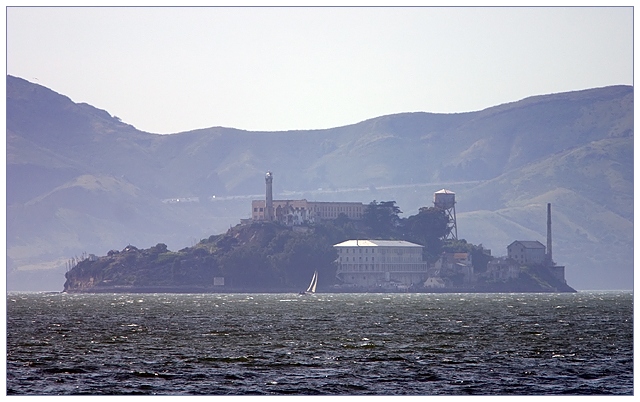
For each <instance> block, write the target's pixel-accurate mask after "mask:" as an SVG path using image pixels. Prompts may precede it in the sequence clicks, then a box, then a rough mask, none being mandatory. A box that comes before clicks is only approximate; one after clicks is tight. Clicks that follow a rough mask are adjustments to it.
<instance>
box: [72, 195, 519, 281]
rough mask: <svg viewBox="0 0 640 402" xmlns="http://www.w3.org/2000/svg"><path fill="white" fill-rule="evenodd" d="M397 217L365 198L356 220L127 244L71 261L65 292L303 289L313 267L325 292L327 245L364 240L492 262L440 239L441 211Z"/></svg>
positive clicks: (255, 226)
mask: <svg viewBox="0 0 640 402" xmlns="http://www.w3.org/2000/svg"><path fill="white" fill-rule="evenodd" d="M401 213H402V211H401V210H400V208H399V207H398V206H397V205H396V204H395V201H385V202H380V203H378V202H376V201H372V202H371V203H370V204H369V205H368V206H367V207H366V208H365V213H364V215H363V219H361V220H351V219H349V218H348V217H347V216H346V215H344V214H341V215H340V216H339V217H338V218H337V219H335V220H332V221H324V222H320V223H314V224H308V225H304V226H298V227H288V226H284V225H281V224H278V223H275V222H253V223H249V224H240V225H237V226H235V227H233V228H230V229H229V230H228V231H227V232H226V233H224V234H219V235H212V236H210V237H209V238H207V239H202V240H201V241H200V242H199V243H198V244H196V245H194V246H193V247H187V248H184V249H181V250H179V251H170V250H168V249H167V246H166V245H165V244H163V243H159V244H157V245H155V246H153V247H150V248H148V249H138V248H137V247H135V246H132V245H129V246H127V247H125V248H124V249H123V250H122V251H118V250H112V251H109V252H108V253H107V255H106V256H104V257H99V258H87V259H85V260H83V261H80V262H78V263H77V264H76V265H75V266H74V267H73V268H72V269H70V270H69V271H68V272H67V273H66V275H65V276H66V279H67V280H66V282H65V284H64V291H66V292H109V291H127V290H135V291H261V292H278V291H296V290H300V289H303V288H304V287H306V285H307V284H308V281H309V280H310V278H311V275H312V273H313V272H314V271H316V270H317V271H318V272H319V276H320V278H322V279H321V281H320V285H319V287H320V288H325V289H327V288H329V287H331V286H332V285H334V284H337V283H338V280H337V279H336V275H335V274H336V270H337V265H336V259H337V257H338V255H337V253H336V251H335V249H334V248H333V245H334V244H337V243H340V242H342V241H345V240H348V239H367V238H368V239H392V240H406V241H410V242H413V243H417V244H421V245H423V246H424V259H425V260H426V261H429V262H430V263H433V262H435V261H436V260H437V259H438V258H439V256H440V255H441V254H442V253H443V252H469V253H471V255H472V258H473V261H474V269H475V271H476V272H484V271H485V270H486V267H487V263H488V261H489V259H490V258H491V257H490V256H488V255H487V253H485V251H484V250H483V248H482V245H479V246H476V245H473V244H470V243H467V242H466V241H464V240H455V241H454V240H445V238H446V236H447V234H448V231H449V230H450V227H449V225H448V223H449V222H448V218H447V217H446V215H445V213H444V211H443V210H441V209H437V208H433V207H424V208H420V210H419V212H418V213H417V214H416V215H412V216H409V217H408V218H401V217H400V214H401ZM443 274H444V275H446V273H443ZM450 275H451V278H449V279H450V280H449V282H450V283H456V282H457V281H456V278H455V274H454V273H451V274H450ZM216 278H224V285H223V286H220V284H218V286H216ZM499 288H500V286H498V287H497V288H496V289H499ZM529 289H531V288H529Z"/></svg>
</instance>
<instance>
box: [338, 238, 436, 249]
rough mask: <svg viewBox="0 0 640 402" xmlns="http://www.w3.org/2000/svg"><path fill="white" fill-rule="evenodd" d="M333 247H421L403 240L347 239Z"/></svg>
mask: <svg viewBox="0 0 640 402" xmlns="http://www.w3.org/2000/svg"><path fill="white" fill-rule="evenodd" d="M333 246H334V247H423V246H421V245H420V244H415V243H411V242H408V241H404V240H347V241H343V242H342V243H338V244H334V245H333Z"/></svg>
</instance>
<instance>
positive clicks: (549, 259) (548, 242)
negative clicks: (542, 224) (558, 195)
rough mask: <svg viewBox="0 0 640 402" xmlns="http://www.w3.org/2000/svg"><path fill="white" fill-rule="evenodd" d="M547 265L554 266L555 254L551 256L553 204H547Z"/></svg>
mask: <svg viewBox="0 0 640 402" xmlns="http://www.w3.org/2000/svg"><path fill="white" fill-rule="evenodd" d="M547 265H553V254H551V203H548V204H547Z"/></svg>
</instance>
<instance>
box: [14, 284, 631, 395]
mask: <svg viewBox="0 0 640 402" xmlns="http://www.w3.org/2000/svg"><path fill="white" fill-rule="evenodd" d="M7 393H8V394H9V395H58V394H64V395H71V394H85V395H86V394H90V395H104V394H149V395H153V394H157V395H191V394H206V395H248V394H257V395H286V394H293V395H469V394H471V395H577V394H581V395H608V394H618V395H632V394H633V293H632V292H579V293H572V294H568V293H565V294H410V293H407V294H315V295H305V296H299V295H295V294H62V293H9V294H8V295H7Z"/></svg>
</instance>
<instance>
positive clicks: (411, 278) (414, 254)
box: [333, 240, 429, 287]
mask: <svg viewBox="0 0 640 402" xmlns="http://www.w3.org/2000/svg"><path fill="white" fill-rule="evenodd" d="M333 247H334V248H335V249H336V251H337V252H338V271H337V274H336V276H337V277H338V279H340V280H341V281H342V282H343V283H345V284H350V285H355V286H362V287H375V286H382V285H384V284H389V283H396V284H400V285H402V286H411V285H418V284H419V285H421V286H422V285H423V284H424V282H425V280H426V279H427V278H428V276H429V275H428V264H427V263H426V262H425V261H423V260H422V250H423V248H424V247H423V246H421V245H419V244H414V243H410V242H407V241H402V240H347V241H344V242H342V243H339V244H335V245H334V246H333Z"/></svg>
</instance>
